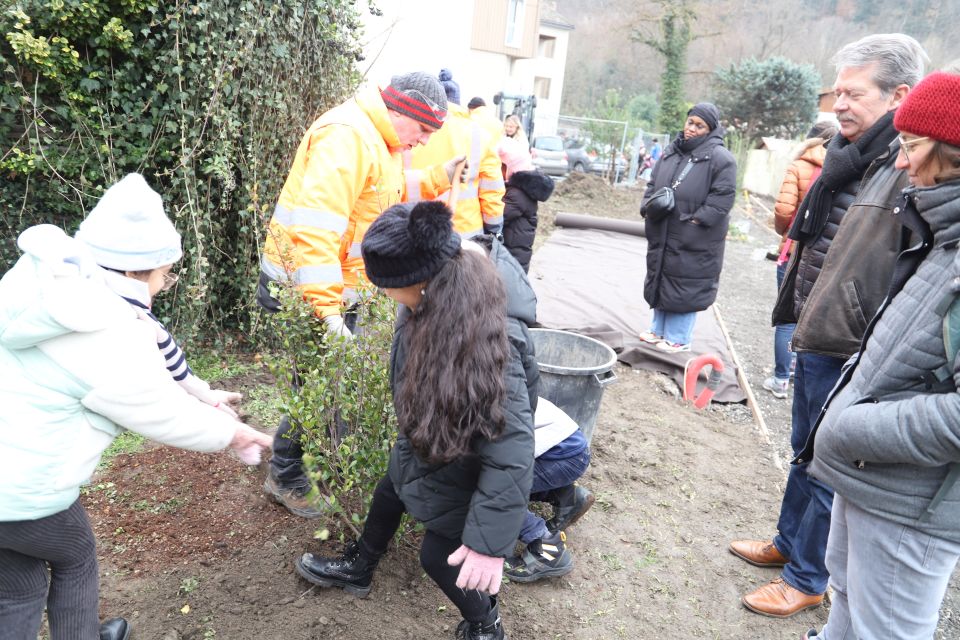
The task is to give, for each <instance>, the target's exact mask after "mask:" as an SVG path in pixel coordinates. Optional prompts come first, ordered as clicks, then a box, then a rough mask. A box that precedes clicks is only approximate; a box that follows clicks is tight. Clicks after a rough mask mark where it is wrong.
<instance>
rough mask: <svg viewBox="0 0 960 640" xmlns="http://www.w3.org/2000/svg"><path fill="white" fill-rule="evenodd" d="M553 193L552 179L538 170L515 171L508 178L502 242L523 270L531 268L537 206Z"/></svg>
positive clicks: (504, 203) (504, 200)
mask: <svg viewBox="0 0 960 640" xmlns="http://www.w3.org/2000/svg"><path fill="white" fill-rule="evenodd" d="M551 194H553V179H552V178H551V177H550V176H547V175H545V174H543V173H541V172H539V171H517V172H516V173H514V174H513V175H511V176H510V179H509V180H507V192H506V195H505V196H504V198H503V244H504V245H506V247H507V249H508V250H509V251H510V253H511V254H513V257H514V258H516V259H517V262H519V263H520V266H521V267H523V270H524V272H526V271H529V269H530V257H531V256H532V255H533V238H534V236H535V235H536V234H537V208H538V206H539V205H538V204H537V203H539V202H546V201H547V199H548V198H549V197H550V195H551Z"/></svg>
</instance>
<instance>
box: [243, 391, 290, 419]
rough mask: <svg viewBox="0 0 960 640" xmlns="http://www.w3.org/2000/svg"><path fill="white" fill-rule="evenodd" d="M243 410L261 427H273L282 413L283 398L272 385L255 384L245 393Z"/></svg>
mask: <svg viewBox="0 0 960 640" xmlns="http://www.w3.org/2000/svg"><path fill="white" fill-rule="evenodd" d="M243 410H244V412H246V413H249V414H250V416H251V417H252V418H253V422H255V423H256V424H258V425H261V426H262V427H274V426H276V425H277V424H278V423H279V422H280V417H281V416H282V415H283V398H282V394H281V393H279V392H278V391H277V389H276V387H274V386H270V385H265V384H263V385H257V386H256V387H254V388H253V389H251V390H250V391H248V392H247V393H246V394H245V397H244V399H243Z"/></svg>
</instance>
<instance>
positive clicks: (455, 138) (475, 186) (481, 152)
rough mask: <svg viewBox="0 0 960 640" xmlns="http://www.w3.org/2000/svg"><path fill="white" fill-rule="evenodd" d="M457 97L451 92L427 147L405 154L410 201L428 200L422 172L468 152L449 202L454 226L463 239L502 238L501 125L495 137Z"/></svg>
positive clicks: (408, 197)
mask: <svg viewBox="0 0 960 640" xmlns="http://www.w3.org/2000/svg"><path fill="white" fill-rule="evenodd" d="M445 88H446V85H445ZM457 99H459V96H458V95H457V96H455V97H454V98H452V97H451V95H450V91H449V90H448V91H447V119H446V120H445V121H444V123H443V128H442V129H440V131H438V132H437V134H436V135H434V136H432V137H431V138H430V140H429V141H428V142H427V144H425V145H424V146H422V147H418V148H416V149H413V150H411V151H410V152H409V153H404V163H405V164H404V166H405V167H406V178H407V200H408V201H410V202H416V201H417V200H426V199H429V195H428V194H427V193H424V192H423V191H422V190H421V187H420V185H421V184H422V183H423V180H422V172H423V171H424V170H426V169H428V168H429V167H432V166H435V165H436V164H437V163H440V162H443V161H444V160H446V159H448V158H451V157H453V156H459V155H464V156H466V158H467V164H466V169H465V171H466V175H465V176H463V184H461V185H459V191H458V192H457V193H456V195H455V197H456V202H451V203H449V204H450V208H451V209H453V230H454V231H456V232H457V233H459V234H460V237H462V238H465V239H466V238H470V237H472V236H475V235H479V234H481V233H489V234H492V235H495V236H500V235H501V233H502V231H503V195H504V189H505V187H504V182H503V173H502V171H501V163H500V157H499V155H498V154H497V148H496V145H497V142H498V140H499V134H500V132H502V130H503V128H502V127H501V126H500V125H499V123H498V124H497V130H498V136H497V137H496V138H495V137H494V136H493V135H492V134H491V131H490V130H489V129H488V128H486V127H485V126H484V124H483V122H482V121H480V120H478V119H474V118H473V117H472V114H471V112H470V111H468V110H467V109H464V108H463V107H461V106H460V105H459V104H457ZM441 197H442V196H441Z"/></svg>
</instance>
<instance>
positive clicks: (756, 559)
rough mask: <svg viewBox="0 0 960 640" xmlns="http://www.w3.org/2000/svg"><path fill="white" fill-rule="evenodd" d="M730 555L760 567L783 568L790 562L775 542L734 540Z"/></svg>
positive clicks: (731, 544)
mask: <svg viewBox="0 0 960 640" xmlns="http://www.w3.org/2000/svg"><path fill="white" fill-rule="evenodd" d="M730 553H732V554H733V555H735V556H737V557H738V558H743V559H744V560H746V561H747V562H749V563H750V564H752V565H756V566H758V567H782V566H783V565H785V564H787V563H788V562H790V558H787V557H786V556H784V555H783V554H782V553H780V550H779V549H777V547H776V545H774V544H773V540H734V541H733V542H731V543H730Z"/></svg>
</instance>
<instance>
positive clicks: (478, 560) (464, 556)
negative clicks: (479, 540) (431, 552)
mask: <svg viewBox="0 0 960 640" xmlns="http://www.w3.org/2000/svg"><path fill="white" fill-rule="evenodd" d="M447 563H448V564H449V565H450V566H451V567H455V566H457V565H458V564H461V565H463V566H462V567H460V575H459V576H457V586H458V587H460V588H461V589H476V590H477V591H483V592H485V593H489V594H490V595H492V596H493V595H496V594H497V592H498V591H500V581H501V580H502V579H503V558H496V557H493V556H485V555H483V554H482V553H477V552H476V551H474V550H473V549H471V548H470V547H468V546H466V545H460V548H459V549H457V550H456V551H454V552H453V553H451V554H450V556H449V557H448V558H447Z"/></svg>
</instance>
